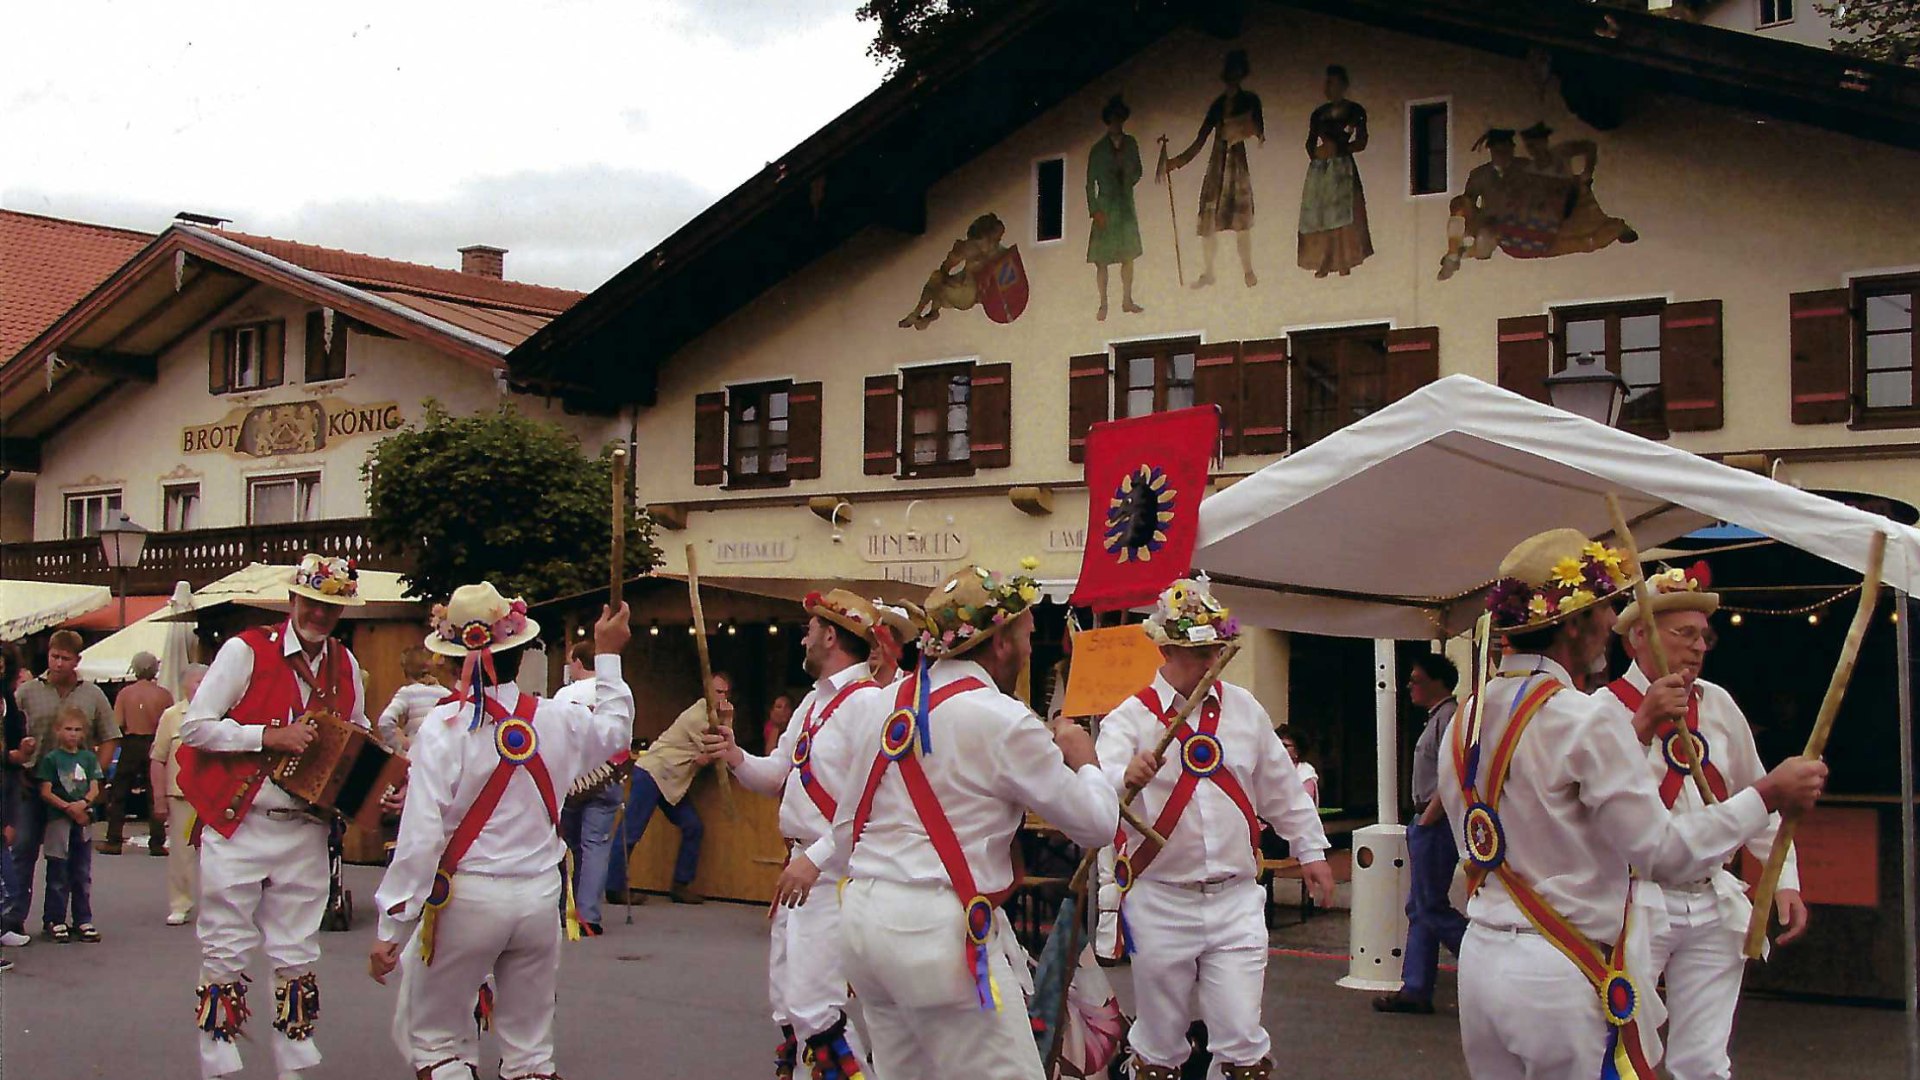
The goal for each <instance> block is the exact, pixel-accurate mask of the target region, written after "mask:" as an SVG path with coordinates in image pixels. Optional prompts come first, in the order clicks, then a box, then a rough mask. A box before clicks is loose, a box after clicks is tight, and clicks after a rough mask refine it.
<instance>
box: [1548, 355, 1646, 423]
mask: <svg viewBox="0 0 1920 1080" xmlns="http://www.w3.org/2000/svg"><path fill="white" fill-rule="evenodd" d="M1547 398H1548V400H1550V401H1551V402H1553V407H1554V408H1556V409H1565V410H1566V411H1568V412H1570V413H1572V414H1574V415H1575V416H1584V417H1586V418H1587V419H1589V420H1593V421H1597V422H1599V423H1602V424H1605V425H1607V426H1608V427H1613V426H1614V425H1616V424H1618V423H1619V422H1620V406H1621V405H1622V404H1624V403H1625V402H1626V400H1627V380H1625V379H1623V378H1621V377H1620V376H1619V375H1617V374H1615V373H1613V372H1611V371H1609V370H1607V362H1606V361H1605V360H1603V359H1601V358H1600V357H1597V356H1595V355H1593V354H1592V353H1582V354H1581V355H1579V356H1576V357H1573V358H1572V359H1570V360H1568V361H1567V366H1566V367H1564V368H1562V369H1560V370H1559V371H1557V372H1555V373H1554V374H1552V375H1549V376H1547Z"/></svg>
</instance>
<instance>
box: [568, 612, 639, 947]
mask: <svg viewBox="0 0 1920 1080" xmlns="http://www.w3.org/2000/svg"><path fill="white" fill-rule="evenodd" d="M595 648H596V646H595V645H594V643H593V642H591V641H580V642H575V643H574V646H573V648H571V649H569V650H567V685H565V686H563V687H561V688H560V692H559V693H557V694H555V695H553V700H555V701H564V702H567V703H569V704H573V705H579V706H582V707H584V708H587V709H591V708H593V706H594V702H595V700H596V695H597V694H598V686H597V684H596V683H595V682H594V676H593V655H594V649H595ZM621 693H622V694H624V695H626V698H627V709H628V711H629V712H631V711H632V709H633V700H632V699H633V694H632V691H630V690H628V689H626V684H625V683H622V684H621ZM627 739H628V741H629V742H631V741H632V739H633V733H632V732H631V731H629V732H628V733H627ZM632 758H633V752H632V750H630V749H628V748H626V747H622V748H621V750H620V752H619V753H617V754H615V755H614V756H613V757H612V758H609V759H608V760H607V762H606V764H605V765H604V766H602V768H604V769H605V770H606V771H605V773H603V774H602V775H603V776H604V777H605V782H604V783H602V784H601V785H600V786H599V787H598V788H595V789H594V790H592V791H590V792H588V793H587V794H585V795H569V796H568V797H567V806H566V809H565V810H563V811H562V812H561V814H560V838H561V839H562V840H565V841H566V842H567V847H568V848H570V849H571V850H572V851H573V899H574V904H575V906H577V907H578V908H579V910H580V932H581V934H583V935H584V936H586V937H590V938H591V937H599V936H600V934H601V933H602V932H603V931H602V929H601V924H600V901H601V899H602V894H603V893H604V892H605V891H606V887H607V860H608V859H609V858H610V857H611V851H610V849H611V848H612V847H613V819H614V818H615V817H616V816H618V815H619V813H620V795H621V786H620V767H621V766H622V765H625V764H626V763H627V762H628V761H630V760H632Z"/></svg>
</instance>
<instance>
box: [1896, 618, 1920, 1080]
mask: <svg viewBox="0 0 1920 1080" xmlns="http://www.w3.org/2000/svg"><path fill="white" fill-rule="evenodd" d="M1893 595H1894V606H1893V610H1894V611H1895V613H1897V614H1898V615H1899V617H1900V622H1899V624H1898V625H1897V626H1896V627H1895V633H1894V640H1895V641H1896V642H1897V643H1898V659H1899V665H1900V672H1899V679H1898V681H1897V685H1898V686H1899V688H1900V722H1899V724H1898V727H1897V730H1898V731H1899V733H1900V931H1901V932H1900V938H1901V943H1902V944H1903V945H1904V946H1905V948H1904V950H1903V951H1902V953H1901V956H1902V959H1903V960H1904V961H1905V966H1904V968H1903V974H1904V976H1905V982H1906V988H1907V1080H1920V942H1916V941H1915V937H1914V934H1915V926H1914V918H1915V900H1916V898H1915V896H1914V820H1913V645H1912V640H1911V639H1910V638H1909V637H1908V634H1909V631H1908V629H1907V624H1908V622H1910V621H1911V620H1910V619H1909V618H1908V616H1909V615H1910V614H1911V612H1910V611H1909V610H1908V607H1907V594H1906V593H1905V592H1904V591H1903V592H1896V593H1894V594H1893Z"/></svg>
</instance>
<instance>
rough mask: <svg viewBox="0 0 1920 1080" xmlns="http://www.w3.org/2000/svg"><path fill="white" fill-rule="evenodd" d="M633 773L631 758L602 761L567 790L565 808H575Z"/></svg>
mask: <svg viewBox="0 0 1920 1080" xmlns="http://www.w3.org/2000/svg"><path fill="white" fill-rule="evenodd" d="M631 772H633V757H632V756H631V755H629V754H622V755H620V756H619V757H618V758H616V759H614V760H612V761H603V762H601V763H600V764H599V765H596V766H594V767H593V768H591V769H588V770H587V771H586V772H584V773H582V774H580V779H578V780H575V781H574V782H573V786H572V787H571V788H568V789H567V807H568V808H569V809H573V808H577V807H579V806H581V805H582V804H584V803H585V802H586V801H587V800H588V799H591V798H592V797H594V796H595V795H598V794H600V793H601V792H602V791H605V790H606V789H607V788H608V787H609V786H611V785H613V784H618V783H620V782H621V781H623V780H625V779H626V778H627V775H628V774H629V773H631Z"/></svg>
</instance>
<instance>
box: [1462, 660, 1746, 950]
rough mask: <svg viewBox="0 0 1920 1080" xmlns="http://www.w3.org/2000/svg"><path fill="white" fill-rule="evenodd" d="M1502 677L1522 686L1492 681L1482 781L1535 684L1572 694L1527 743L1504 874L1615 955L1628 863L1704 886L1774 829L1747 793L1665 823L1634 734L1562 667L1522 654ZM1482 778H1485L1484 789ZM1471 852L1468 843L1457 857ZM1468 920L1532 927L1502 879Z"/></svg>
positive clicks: (1514, 792) (1507, 806)
mask: <svg viewBox="0 0 1920 1080" xmlns="http://www.w3.org/2000/svg"><path fill="white" fill-rule="evenodd" d="M1500 670H1501V671H1502V672H1503V673H1515V674H1516V675H1518V676H1522V677H1509V678H1499V679H1492V680H1489V681H1488V684H1487V690H1486V695H1487V700H1486V705H1485V709H1484V715H1483V716H1482V718H1481V729H1482V734H1481V739H1480V748H1481V760H1482V763H1483V764H1482V773H1483V774H1484V772H1485V769H1486V765H1485V762H1487V761H1489V760H1491V758H1492V757H1493V753H1494V748H1495V747H1497V746H1498V745H1499V744H1500V737H1501V735H1503V734H1504V733H1505V732H1506V730H1507V720H1508V718H1509V717H1510V716H1511V714H1512V710H1513V706H1514V704H1515V703H1516V702H1517V701H1518V700H1519V699H1520V696H1521V695H1523V694H1525V693H1526V692H1527V690H1529V689H1530V688H1531V687H1532V686H1533V685H1537V683H1536V682H1535V680H1536V679H1538V678H1544V677H1552V678H1554V679H1556V680H1558V681H1559V682H1560V684H1561V685H1562V686H1564V687H1567V689H1565V690H1562V691H1561V692H1560V693H1558V694H1555V695H1554V696H1553V697H1552V699H1551V700H1549V701H1548V702H1547V703H1546V705H1545V706H1543V707H1542V708H1541V709H1540V712H1539V713H1538V714H1537V715H1536V716H1535V717H1534V718H1533V722H1532V724H1530V725H1529V726H1528V727H1527V730H1526V733H1525V734H1524V735H1522V736H1521V738H1520V745H1519V747H1518V748H1517V749H1516V750H1515V751H1514V755H1513V765H1512V768H1511V769H1510V770H1509V772H1508V774H1507V782H1506V787H1505V790H1504V792H1503V794H1502V795H1501V799H1500V809H1499V815H1500V824H1501V826H1502V828H1503V829H1504V831H1505V833H1506V846H1507V861H1508V864H1509V865H1510V866H1512V867H1513V869H1514V870H1515V871H1516V872H1517V873H1519V875H1520V876H1521V877H1522V878H1524V879H1525V880H1526V881H1527V883H1528V884H1529V885H1531V886H1532V887H1533V889H1534V891H1535V892H1537V893H1539V894H1540V896H1541V898H1542V899H1543V900H1545V901H1546V902H1547V904H1548V905H1550V906H1551V907H1552V908H1553V909H1554V910H1555V911H1557V912H1559V913H1560V914H1561V915H1562V916H1563V917H1565V918H1566V919H1567V921H1569V922H1571V923H1572V924H1573V925H1574V926H1575V927H1576V928H1578V929H1579V931H1580V932H1581V933H1583V934H1585V935H1586V936H1587V937H1589V938H1591V939H1592V940H1594V941H1596V942H1599V943H1601V944H1603V945H1611V944H1612V943H1613V942H1614V940H1615V939H1616V938H1618V937H1619V935H1620V918H1621V915H1622V914H1623V913H1624V912H1625V910H1626V902H1627V880H1628V878H1627V866H1628V864H1629V863H1631V864H1633V865H1635V866H1638V867H1640V868H1641V870H1642V872H1643V873H1646V874H1648V875H1650V876H1651V877H1652V878H1653V879H1654V880H1656V881H1680V882H1684V881H1699V880H1701V879H1703V878H1705V877H1707V876H1708V875H1709V874H1711V873H1712V872H1713V870H1714V868H1715V867H1716V866H1718V865H1719V864H1720V863H1721V862H1722V861H1723V860H1725V859H1726V857H1727V855H1728V854H1729V853H1731V852H1732V851H1733V849H1734V848H1736V847H1739V846H1740V845H1741V844H1742V843H1744V842H1746V841H1747V840H1749V839H1751V838H1753V837H1755V836H1757V835H1759V833H1760V831H1761V830H1762V829H1764V828H1766V825H1767V808H1766V804H1765V803H1763V802H1762V801H1761V799H1760V796H1759V794H1758V793H1757V792H1754V791H1753V790H1751V789H1748V790H1746V791H1742V792H1740V793H1739V794H1738V795H1735V796H1734V797H1733V798H1731V799H1728V800H1727V801H1726V802H1724V803H1721V804H1720V805H1718V806H1714V807H1710V808H1707V809H1704V810H1701V811H1700V812H1699V813H1693V814H1684V815H1674V814H1670V813H1668V812H1667V808H1666V806H1665V805H1663V804H1662V803H1661V802H1660V792H1659V789H1658V787H1657V786H1656V785H1655V784H1654V781H1653V775H1652V774H1651V773H1650V772H1648V770H1647V766H1646V756H1645V751H1644V748H1643V747H1642V746H1641V745H1640V743H1639V742H1638V740H1636V739H1635V738H1634V736H1633V728H1632V727H1631V726H1630V725H1629V724H1627V723H1625V722H1623V721H1622V720H1620V719H1619V718H1618V717H1617V716H1615V715H1614V714H1613V713H1610V712H1609V711H1608V710H1606V709H1605V708H1604V707H1602V705H1601V704H1600V703H1599V702H1597V701H1595V700H1594V699H1593V698H1590V697H1588V696H1586V695H1585V694H1582V693H1580V692H1579V691H1577V690H1574V689H1572V687H1573V685H1574V683H1573V678H1572V677H1571V676H1569V675H1568V674H1567V672H1566V669H1564V668H1562V667H1561V666H1560V665H1559V664H1557V663H1555V662H1554V661H1552V660H1549V659H1547V658H1546V657H1544V656H1539V655H1535V654H1529V653H1518V654H1514V655H1511V656H1508V657H1506V658H1505V659H1503V660H1502V661H1501V662H1500ZM1526 676H1531V678H1529V677H1526ZM1469 713H1470V709H1467V708H1462V709H1461V710H1460V711H1459V712H1458V713H1457V714H1455V716H1454V719H1453V723H1452V724H1450V725H1448V731H1447V733H1446V734H1445V735H1444V737H1443V741H1442V742H1441V744H1440V798H1441V801H1442V802H1444V803H1445V804H1446V807H1447V816H1448V818H1449V819H1450V820H1451V821H1452V823H1453V830H1454V833H1455V835H1456V836H1458V835H1459V834H1460V830H1461V827H1462V823H1463V822H1464V821H1465V816H1466V810H1467V807H1466V803H1465V799H1464V796H1463V795H1462V792H1461V790H1460V778H1459V770H1458V769H1457V768H1456V767H1455V764H1454V755H1453V745H1454V744H1453V739H1454V735H1453V730H1452V729H1453V728H1454V727H1456V726H1458V725H1460V724H1463V723H1466V722H1467V719H1468V716H1469ZM1485 780H1486V777H1485V776H1484V775H1483V776H1482V777H1481V781H1482V784H1484V782H1485ZM1466 850H1467V845H1466V844H1465V843H1462V844H1461V851H1462V852H1463V853H1464V852H1465V851H1466ZM1467 917H1468V918H1469V919H1471V920H1472V921H1473V922H1475V923H1477V924H1479V925H1481V926H1486V927H1491V928H1497V929H1517V928H1526V927H1529V926H1531V925H1532V924H1531V923H1529V922H1528V921H1527V916H1526V914H1525V913H1524V912H1522V911H1521V910H1520V908H1519V906H1518V905H1517V904H1515V903H1514V901H1513V898H1512V897H1511V896H1510V895H1508V893H1507V890H1506V889H1505V888H1504V887H1503V886H1501V884H1500V883H1499V880H1498V879H1497V878H1494V877H1489V878H1488V879H1487V882H1486V884H1485V885H1483V886H1482V887H1481V889H1480V890H1479V891H1478V892H1477V893H1475V894H1474V896H1473V899H1472V900H1470V901H1468V903H1467Z"/></svg>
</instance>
